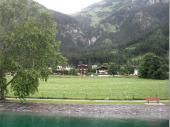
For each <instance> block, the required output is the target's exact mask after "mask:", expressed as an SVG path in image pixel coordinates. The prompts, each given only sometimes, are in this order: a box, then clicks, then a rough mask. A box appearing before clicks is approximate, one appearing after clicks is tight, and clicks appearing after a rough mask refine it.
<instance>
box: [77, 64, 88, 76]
mask: <svg viewBox="0 0 170 127" xmlns="http://www.w3.org/2000/svg"><path fill="white" fill-rule="evenodd" d="M78 68H79V73H80V75H86V74H87V72H88V65H86V64H81V65H78Z"/></svg>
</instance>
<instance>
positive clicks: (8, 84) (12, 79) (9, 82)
mask: <svg viewBox="0 0 170 127" xmlns="http://www.w3.org/2000/svg"><path fill="white" fill-rule="evenodd" d="M16 77H17V74H16V75H15V76H13V78H12V79H11V80H10V81H9V82H8V83H7V84H6V86H8V85H9V84H11V82H13V81H14V80H15V78H16Z"/></svg>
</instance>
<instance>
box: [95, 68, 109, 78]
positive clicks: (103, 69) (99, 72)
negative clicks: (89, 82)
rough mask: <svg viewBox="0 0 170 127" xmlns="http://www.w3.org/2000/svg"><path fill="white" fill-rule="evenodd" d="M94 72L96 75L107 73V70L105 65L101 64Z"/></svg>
mask: <svg viewBox="0 0 170 127" xmlns="http://www.w3.org/2000/svg"><path fill="white" fill-rule="evenodd" d="M96 74H97V75H99V76H100V75H101V76H102V75H103V76H104V75H109V71H108V68H107V67H104V66H101V67H99V68H97V69H96Z"/></svg>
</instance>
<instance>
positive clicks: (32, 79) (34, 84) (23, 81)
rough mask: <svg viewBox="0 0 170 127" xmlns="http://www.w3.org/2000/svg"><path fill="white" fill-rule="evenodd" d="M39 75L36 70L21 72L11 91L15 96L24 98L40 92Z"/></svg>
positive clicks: (18, 73)
mask: <svg viewBox="0 0 170 127" xmlns="http://www.w3.org/2000/svg"><path fill="white" fill-rule="evenodd" d="M38 78H39V74H38V73H37V71H36V70H33V69H30V70H21V71H18V72H17V75H16V76H15V79H14V81H13V82H12V83H11V89H12V91H14V95H15V96H17V97H19V98H24V97H26V96H29V95H30V94H34V93H35V92H37V91H38V85H39V81H38V80H39V79H38Z"/></svg>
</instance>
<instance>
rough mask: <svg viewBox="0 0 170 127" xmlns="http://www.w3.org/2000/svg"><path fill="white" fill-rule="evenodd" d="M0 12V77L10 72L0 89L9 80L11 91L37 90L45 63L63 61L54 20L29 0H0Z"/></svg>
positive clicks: (26, 92) (45, 72) (26, 93)
mask: <svg viewBox="0 0 170 127" xmlns="http://www.w3.org/2000/svg"><path fill="white" fill-rule="evenodd" d="M0 15H1V18H0V27H1V28H2V29H1V30H0V61H1V62H0V75H2V76H0V80H3V79H4V78H6V77H5V74H6V73H12V74H13V78H12V79H11V81H9V82H8V83H7V82H6V83H5V82H1V84H0V91H1V93H4V91H5V90H6V87H5V86H8V85H10V84H11V87H12V90H13V92H14V94H15V95H16V96H18V97H19V98H24V97H26V96H29V95H30V94H33V93H35V92H36V91H37V89H38V83H39V78H41V79H44V80H45V81H46V80H47V78H48V74H49V69H48V68H49V67H55V66H56V65H57V64H58V63H60V62H61V61H64V58H63V57H62V56H61V54H60V53H59V43H58V42H57V41H56V24H55V22H54V20H53V19H52V17H51V16H50V14H48V12H47V11H45V10H44V9H41V8H39V6H38V5H37V4H36V3H35V2H33V1H30V0H13V1H8V0H3V2H1V3H0ZM0 98H2V96H0Z"/></svg>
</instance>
